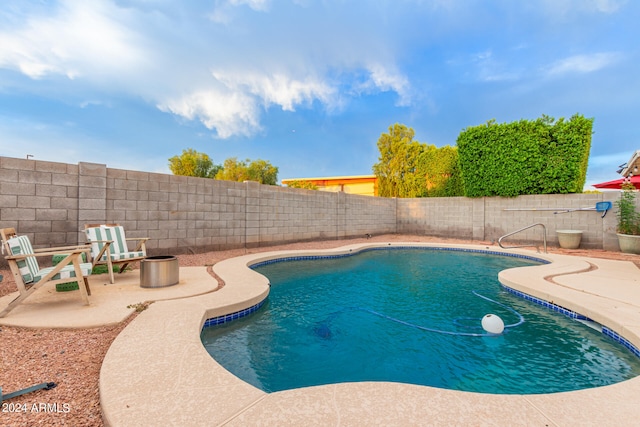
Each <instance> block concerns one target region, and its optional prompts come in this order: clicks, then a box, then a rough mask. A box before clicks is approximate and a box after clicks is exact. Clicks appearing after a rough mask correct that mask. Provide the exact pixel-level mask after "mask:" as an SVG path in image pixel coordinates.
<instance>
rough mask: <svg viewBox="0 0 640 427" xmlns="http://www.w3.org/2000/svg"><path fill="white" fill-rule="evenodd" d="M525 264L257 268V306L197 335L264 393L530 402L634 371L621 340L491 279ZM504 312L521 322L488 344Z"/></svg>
mask: <svg viewBox="0 0 640 427" xmlns="http://www.w3.org/2000/svg"><path fill="white" fill-rule="evenodd" d="M532 264H533V263H532V262H531V261H530V260H524V259H517V258H511V257H505V256H494V255H487V254H483V253H466V252H451V251H447V252H445V251H438V250H426V249H421V250H415V249H413V250H400V249H395V250H377V251H369V252H364V253H360V254H357V255H354V256H349V257H342V258H337V259H320V260H299V261H292V262H278V263H272V264H268V265H263V266H261V267H258V268H256V271H259V272H260V273H261V274H264V275H266V276H267V277H269V279H270V281H271V283H272V289H271V294H270V297H269V299H268V301H267V302H266V303H265V305H264V306H263V307H262V308H261V309H260V310H258V311H257V312H256V313H255V314H253V315H252V316H250V317H247V318H244V319H241V320H238V321H234V322H231V323H228V324H225V325H224V326H219V327H215V328H205V329H204V330H203V332H202V341H203V343H204V344H205V346H206V347H207V350H208V351H209V352H210V354H212V356H213V357H214V358H215V359H216V360H217V361H218V362H219V363H220V364H222V365H223V366H225V367H226V368H227V369H228V370H230V371H231V372H232V373H234V374H235V375H236V376H238V377H239V378H241V379H243V380H244V381H246V382H248V383H250V384H253V385H255V386H256V387H258V388H261V389H262V390H265V391H279V390H286V389H290V388H297V387H304V386H310V385H320V384H329V383H335V382H347V381H394V382H406V383H412V384H420V385H430V386H434V387H441V388H449V389H454V390H466V391H475V392H484V393H503V394H521V393H527V394H535V393H551V392H557V391H568V390H576V389H581V388H589V387H595V386H600V385H606V384H612V383H615V382H619V381H623V380H625V379H628V378H632V377H634V376H636V375H638V374H639V373H640V366H639V365H640V363H639V361H638V358H637V357H635V356H634V355H632V354H630V352H628V351H627V350H626V349H624V348H623V347H622V346H621V345H620V344H618V343H616V342H614V341H613V340H611V339H609V338H607V337H605V336H603V335H602V334H601V333H600V332H597V331H594V330H592V329H591V328H590V327H589V326H587V325H585V324H583V323H579V322H576V321H574V320H571V319H568V318H567V317H565V316H562V315H559V314H557V313H553V312H550V311H549V310H547V309H545V308H543V307H540V306H538V305H535V304H532V303H530V302H528V301H525V300H523V299H521V298H519V297H517V296H514V295H512V294H511V293H509V292H507V291H506V290H504V289H503V288H502V287H501V286H500V285H499V283H498V281H497V272H498V271H500V270H503V269H505V268H510V267H515V266H523V265H532ZM485 298H488V299H485ZM512 310H515V311H516V312H517V313H519V314H520V315H521V316H523V317H524V319H525V322H524V323H522V324H520V325H519V326H516V327H512V328H507V330H506V333H504V334H502V335H499V336H487V334H486V333H485V332H484V331H483V330H482V329H481V328H480V327H479V323H480V318H481V317H482V316H483V315H485V314H487V313H495V314H496V315H499V316H500V317H502V318H503V319H504V321H505V324H507V325H515V324H517V323H518V322H519V316H518V314H516V313H514V312H513V311H512ZM434 330H436V331H440V332H434ZM442 332H444V333H442Z"/></svg>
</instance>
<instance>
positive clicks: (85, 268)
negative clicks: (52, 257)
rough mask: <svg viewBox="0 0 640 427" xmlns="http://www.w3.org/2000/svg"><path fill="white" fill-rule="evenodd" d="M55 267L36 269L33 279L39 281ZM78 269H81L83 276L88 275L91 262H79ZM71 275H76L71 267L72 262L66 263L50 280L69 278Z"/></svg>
mask: <svg viewBox="0 0 640 427" xmlns="http://www.w3.org/2000/svg"><path fill="white" fill-rule="evenodd" d="M54 268H55V267H46V268H43V269H42V270H40V271H38V273H37V274H36V275H35V281H36V282H37V281H39V280H40V279H42V278H43V277H44V276H46V275H47V274H49V273H50V272H51V270H53V269H54ZM80 270H82V275H83V276H89V275H90V274H91V263H90V262H87V263H81V264H80ZM71 277H76V271H75V270H74V268H73V264H68V265H65V266H64V267H62V270H60V272H59V273H57V274H55V275H54V276H53V277H52V278H51V280H58V279H69V278H71Z"/></svg>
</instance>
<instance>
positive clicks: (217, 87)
mask: <svg viewBox="0 0 640 427" xmlns="http://www.w3.org/2000/svg"><path fill="white" fill-rule="evenodd" d="M639 19H640V2H639V1H634V0H528V1H513V0H375V1H374V0H316V1H314V0H209V1H203V0H182V1H175V0H92V1H77V0H51V1H49V0H39V1H29V0H2V4H1V5H0V156H6V157H16V158H26V157H27V156H29V158H32V159H35V160H43V161H53V162H63V163H72V164H77V163H78V162H92V163H101V164H106V165H107V167H109V168H117V169H131V170H137V171H147V172H160V173H171V172H170V170H169V167H168V164H169V162H168V159H169V158H170V157H173V156H176V155H180V154H181V153H182V151H183V150H186V149H194V150H196V151H198V152H202V153H206V154H207V155H209V157H211V159H212V160H213V162H214V163H216V164H222V163H223V162H224V160H225V159H227V158H230V157H236V158H238V159H239V160H244V159H251V160H256V159H263V160H267V161H269V162H271V164H273V165H274V166H277V167H278V168H279V174H278V179H279V180H282V179H290V178H304V177H326V176H343V175H368V174H372V166H373V165H374V164H375V163H376V162H377V161H378V156H379V152H378V149H377V145H376V144H377V141H378V138H379V137H380V135H381V134H382V133H386V132H388V130H389V127H390V126H392V125H393V124H395V123H401V124H404V125H406V126H408V127H410V128H413V129H414V131H415V137H414V140H416V141H419V142H421V143H426V144H433V145H435V146H437V147H443V146H446V145H451V146H455V144H456V139H457V137H458V135H459V134H460V132H461V131H463V130H464V129H465V128H467V127H472V126H477V125H482V124H484V123H486V122H487V121H489V120H495V121H496V122H498V123H508V122H512V121H517V120H521V119H526V120H535V119H537V118H539V117H541V116H542V115H543V114H544V115H547V116H551V117H554V118H556V119H558V118H562V117H563V118H565V119H569V118H570V117H571V116H573V115H574V114H581V115H583V116H585V117H587V118H593V119H594V124H593V131H594V133H593V135H592V145H591V152H590V158H589V168H588V171H587V185H586V187H585V188H586V189H593V188H592V187H590V184H593V183H597V182H602V181H608V180H612V179H617V178H619V176H618V175H617V174H616V170H617V169H618V166H619V165H620V164H622V163H625V162H626V161H627V160H629V158H630V157H631V155H632V154H633V152H634V151H635V150H636V149H640V119H639V117H640V43H638V41H640V25H638V21H639Z"/></svg>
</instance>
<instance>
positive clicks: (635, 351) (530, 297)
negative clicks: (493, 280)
mask: <svg viewBox="0 0 640 427" xmlns="http://www.w3.org/2000/svg"><path fill="white" fill-rule="evenodd" d="M501 286H502V287H503V288H504V289H505V290H506V291H507V292H509V293H511V294H513V295H516V296H518V297H520V298H523V299H525V300H527V301H530V302H533V303H535V304H538V305H541V306H543V307H545V308H547V309H549V310H552V311H555V312H556V313H560V314H563V315H565V316H567V317H570V318H571V319H574V320H586V321H588V322H594V320H593V319H590V318H589V317H587V316H584V315H582V314H580V313H577V312H575V311H573V310H569V309H568V308H564V307H562V306H560V305H557V304H553V303H551V302H549V301H546V300H543V299H541V298H537V297H534V296H533V295H529V294H526V293H524V292H521V291H518V290H516V289H513V288H510V287H508V286H505V285H502V284H501ZM594 323H595V322H594ZM598 325H599V323H598ZM600 332H602V333H603V334H604V335H606V336H608V337H609V338H611V339H613V340H614V341H616V342H617V343H619V344H622V345H623V346H624V347H625V348H626V349H627V350H629V351H631V353H633V354H634V355H635V356H636V357H639V358H640V350H639V349H638V347H636V346H635V345H633V344H632V343H631V342H630V341H629V340H628V339H626V338H625V337H623V336H622V335H620V334H619V333H617V332H615V331H613V330H612V329H610V328H608V327H607V326H605V325H600Z"/></svg>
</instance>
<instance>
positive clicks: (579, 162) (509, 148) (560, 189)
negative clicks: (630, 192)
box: [457, 114, 593, 197]
mask: <svg viewBox="0 0 640 427" xmlns="http://www.w3.org/2000/svg"><path fill="white" fill-rule="evenodd" d="M592 127H593V119H586V118H584V117H583V116H581V115H578V114H576V115H574V116H573V117H571V119H570V120H569V121H565V120H564V119H562V118H561V119H559V120H558V121H555V119H553V118H551V117H548V116H542V118H539V119H537V120H535V121H528V120H520V121H518V122H512V123H504V124H496V123H495V121H493V120H492V121H489V122H487V123H486V124H485V125H480V126H475V127H470V128H467V129H465V130H463V131H462V133H460V135H459V136H458V140H457V146H458V156H459V165H460V169H461V170H460V172H461V175H462V180H463V187H464V195H465V196H467V197H484V196H505V197H515V196H518V195H522V194H558V193H581V192H582V188H583V187H584V183H585V180H586V174H587V163H588V159H589V150H590V148H591V133H592Z"/></svg>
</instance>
